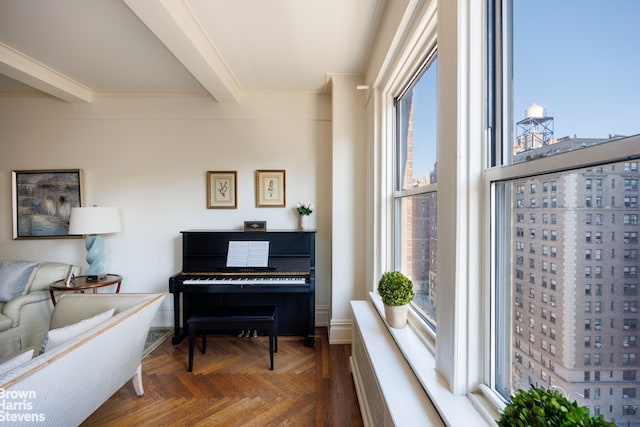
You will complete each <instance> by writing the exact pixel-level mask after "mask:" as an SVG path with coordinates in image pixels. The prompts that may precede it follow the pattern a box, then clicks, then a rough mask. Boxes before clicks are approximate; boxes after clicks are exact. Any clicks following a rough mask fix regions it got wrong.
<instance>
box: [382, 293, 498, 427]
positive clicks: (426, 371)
mask: <svg viewBox="0 0 640 427" xmlns="http://www.w3.org/2000/svg"><path fill="white" fill-rule="evenodd" d="M370 299H371V302H372V304H373V306H374V307H375V308H376V310H377V311H378V314H379V315H380V316H381V318H382V319H383V321H384V306H383V304H382V301H381V299H380V296H379V295H377V294H374V293H370ZM385 325H386V323H385ZM387 331H388V333H389V334H390V335H391V336H392V337H393V339H394V341H395V342H396V344H397V345H398V348H399V349H400V351H401V352H402V354H403V355H404V357H405V360H406V361H407V363H408V364H409V365H410V366H411V368H412V370H413V372H414V374H415V375H416V378H417V380H418V381H419V382H420V384H421V385H422V388H423V389H424V391H425V392H426V394H427V396H428V397H429V399H430V400H431V402H432V403H433V405H434V406H435V408H436V410H437V411H438V414H439V415H440V417H441V418H442V420H443V421H444V422H445V423H446V424H447V425H449V426H471V425H472V426H495V425H496V423H495V420H496V419H497V418H498V417H499V414H498V411H497V410H496V407H495V405H493V404H491V403H490V402H489V401H488V400H487V399H486V398H485V397H484V396H483V395H482V393H480V392H478V393H471V394H468V395H460V396H457V395H454V394H453V393H451V391H450V390H449V388H448V386H447V383H446V381H445V379H444V378H442V376H441V375H439V374H438V373H437V371H436V360H435V357H434V353H433V348H434V337H433V336H430V334H426V331H418V330H416V328H415V327H414V326H412V325H408V326H407V327H405V328H402V329H394V328H389V327H387Z"/></svg>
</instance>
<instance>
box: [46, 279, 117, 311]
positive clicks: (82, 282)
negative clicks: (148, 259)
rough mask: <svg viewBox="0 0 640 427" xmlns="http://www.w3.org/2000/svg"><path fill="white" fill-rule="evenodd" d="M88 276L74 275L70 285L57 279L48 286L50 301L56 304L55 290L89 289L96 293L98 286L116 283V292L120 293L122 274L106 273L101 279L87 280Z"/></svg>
mask: <svg viewBox="0 0 640 427" xmlns="http://www.w3.org/2000/svg"><path fill="white" fill-rule="evenodd" d="M88 277H89V276H76V277H75V278H74V279H73V281H72V282H71V284H70V286H67V285H65V283H64V280H58V281H57V282H54V283H53V285H51V286H49V294H50V295H51V301H53V305H56V296H55V292H56V291H58V292H67V291H74V292H82V293H84V291H87V290H89V289H91V290H92V291H93V293H94V294H96V293H98V288H103V287H105V286H112V285H116V294H119V293H120V284H121V283H122V276H120V275H119V274H107V276H106V277H104V278H101V279H92V280H87V279H88Z"/></svg>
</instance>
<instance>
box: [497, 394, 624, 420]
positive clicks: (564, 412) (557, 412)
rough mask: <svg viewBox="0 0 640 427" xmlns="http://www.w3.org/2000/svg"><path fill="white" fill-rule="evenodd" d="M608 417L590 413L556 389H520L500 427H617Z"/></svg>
mask: <svg viewBox="0 0 640 427" xmlns="http://www.w3.org/2000/svg"><path fill="white" fill-rule="evenodd" d="M615 425H616V424H615V423H612V422H609V421H606V420H605V419H604V416H602V415H599V416H597V417H594V416H591V415H590V414H589V409H588V408H587V407H586V406H580V405H578V403H577V402H576V401H573V402H569V400H568V399H567V398H566V397H564V396H563V395H562V394H560V393H559V392H558V391H556V390H545V389H543V388H537V387H531V388H530V389H529V390H528V391H524V390H518V393H517V394H516V395H515V396H513V397H512V398H511V402H509V404H508V405H507V406H506V407H505V408H504V411H503V412H502V415H501V416H500V419H499V420H498V426H500V427H544V426H549V427H551V426H553V427H569V426H582V427H615Z"/></svg>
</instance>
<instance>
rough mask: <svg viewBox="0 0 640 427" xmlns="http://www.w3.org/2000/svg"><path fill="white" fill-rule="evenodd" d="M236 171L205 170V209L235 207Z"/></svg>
mask: <svg viewBox="0 0 640 427" xmlns="http://www.w3.org/2000/svg"><path fill="white" fill-rule="evenodd" d="M236 175H237V174H236V171H208V172H207V209H236V208H237V207H238V203H237V199H236V191H237V185H238V184H237V180H236Z"/></svg>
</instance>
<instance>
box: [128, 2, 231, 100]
mask: <svg viewBox="0 0 640 427" xmlns="http://www.w3.org/2000/svg"><path fill="white" fill-rule="evenodd" d="M123 1H124V3H126V4H127V6H129V8H130V9H131V10H132V11H133V13H135V14H136V15H137V16H138V18H139V19H140V20H141V21H142V22H143V23H144V24H145V25H146V26H147V27H148V28H149V29H150V30H151V31H152V32H153V34H155V36H156V37H157V38H158V39H159V40H160V41H161V42H162V43H163V44H164V45H165V46H166V47H167V49H169V51H171V53H173V55H174V56H175V57H176V58H177V59H178V61H180V62H181V63H182V65H183V66H184V67H185V68H186V69H187V70H188V71H189V72H190V73H191V74H192V75H193V76H194V77H195V78H196V80H198V82H200V84H201V85H202V86H203V87H204V88H205V89H206V90H207V91H208V92H209V93H210V94H211V96H212V97H213V98H214V99H215V100H216V101H218V102H239V101H240V98H241V96H242V93H243V90H242V87H241V86H240V84H239V83H238V80H237V79H236V77H235V75H234V74H233V73H232V72H231V70H230V69H229V66H228V65H227V63H226V62H225V61H224V58H222V55H220V52H218V49H217V48H216V46H215V44H214V43H213V41H212V40H211V38H210V37H209V36H208V34H207V33H206V32H205V30H204V29H203V28H202V25H201V24H200V21H198V19H197V18H196V17H195V16H194V14H193V12H192V10H191V8H190V7H189V5H188V4H187V1H186V0H154V1H148V0H123Z"/></svg>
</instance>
